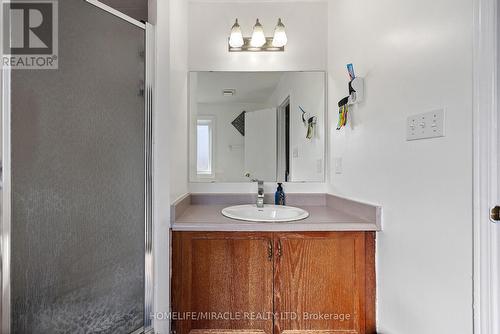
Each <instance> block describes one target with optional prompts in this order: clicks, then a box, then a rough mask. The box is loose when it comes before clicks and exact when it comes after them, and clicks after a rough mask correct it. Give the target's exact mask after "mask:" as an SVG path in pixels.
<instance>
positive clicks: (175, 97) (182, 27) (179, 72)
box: [159, 0, 188, 202]
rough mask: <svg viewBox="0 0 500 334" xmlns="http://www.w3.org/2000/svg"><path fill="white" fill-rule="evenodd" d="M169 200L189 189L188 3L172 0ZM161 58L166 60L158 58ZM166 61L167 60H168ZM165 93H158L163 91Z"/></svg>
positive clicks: (183, 0)
mask: <svg viewBox="0 0 500 334" xmlns="http://www.w3.org/2000/svg"><path fill="white" fill-rule="evenodd" d="M169 15H170V31H169V33H170V38H169V39H170V49H169V52H170V72H169V74H170V77H169V80H170V87H169V90H170V94H169V96H170V98H169V115H170V120H169V121H170V122H169V128H168V129H167V128H165V129H164V131H168V132H169V135H170V138H171V142H172V143H175V145H171V153H170V154H171V157H173V158H172V159H170V182H171V184H170V199H171V201H172V202H173V201H175V200H176V199H177V198H179V197H180V196H182V195H184V194H186V193H187V192H188V186H187V183H188V123H187V122H188V71H187V69H188V24H187V23H188V2H187V1H185V0H170V12H169ZM159 61H163V60H162V59H159ZM165 61H166V60H165ZM164 93H165V92H161V91H160V92H159V94H164Z"/></svg>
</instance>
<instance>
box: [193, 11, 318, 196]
mask: <svg viewBox="0 0 500 334" xmlns="http://www.w3.org/2000/svg"><path fill="white" fill-rule="evenodd" d="M327 14H328V13H327V2H326V1H325V2H316V1H312V2H311V1H309V2H307V1H303V2H301V1H290V2H287V1H279V2H239V3H238V2H230V1H227V2H222V3H216V2H214V1H207V2H192V3H190V4H189V69H190V70H192V71H208V70H213V71H311V70H323V71H324V70H326V68H327V44H326V41H327V34H326V33H325V32H326V30H327ZM236 17H237V18H238V19H239V22H240V25H241V27H242V30H243V34H244V35H245V36H247V35H250V34H251V32H252V28H253V25H254V24H255V19H256V18H259V19H260V20H261V23H262V24H263V26H264V30H265V32H266V35H269V36H271V35H272V33H273V31H274V27H275V25H276V23H277V19H278V18H279V17H281V18H282V19H283V22H284V24H285V26H286V27H287V35H288V41H289V42H288V45H287V46H286V51H285V52H277V53H229V52H228V51H227V38H228V37H229V32H230V30H231V26H232V25H233V23H234V19H235V18H236ZM327 189H328V186H327V183H326V182H318V183H289V184H286V185H285V191H287V192H317V193H321V192H325V191H327ZM275 190H276V185H275V184H274V183H269V184H266V185H265V191H266V192H274V191H275ZM189 191H190V192H226V193H231V192H254V191H256V185H254V184H251V183H217V184H203V183H190V184H189Z"/></svg>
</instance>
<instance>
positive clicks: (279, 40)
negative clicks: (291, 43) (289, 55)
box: [273, 19, 288, 48]
mask: <svg viewBox="0 0 500 334" xmlns="http://www.w3.org/2000/svg"><path fill="white" fill-rule="evenodd" d="M287 42H288V39H287V37H286V31H285V25H284V24H283V22H281V19H278V24H277V25H276V28H274V37H273V46H275V47H277V48H281V47H282V46H285V45H286V43H287Z"/></svg>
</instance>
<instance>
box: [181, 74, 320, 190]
mask: <svg viewBox="0 0 500 334" xmlns="http://www.w3.org/2000/svg"><path fill="white" fill-rule="evenodd" d="M325 122H326V117H325V73H323V72H191V73H190V164H189V165H190V167H189V168H190V171H189V174H190V180H191V182H248V181H250V180H252V179H258V180H264V181H267V182H275V181H279V182H323V181H324V178H325V171H324V164H325Z"/></svg>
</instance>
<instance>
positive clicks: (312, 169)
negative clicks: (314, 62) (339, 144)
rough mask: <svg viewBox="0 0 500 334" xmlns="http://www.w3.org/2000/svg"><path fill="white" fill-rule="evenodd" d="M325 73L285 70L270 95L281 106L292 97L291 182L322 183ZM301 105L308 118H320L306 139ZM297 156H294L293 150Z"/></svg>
mask: <svg viewBox="0 0 500 334" xmlns="http://www.w3.org/2000/svg"><path fill="white" fill-rule="evenodd" d="M325 93H326V92H325V74H324V73H323V72H290V73H285V74H284V75H283V77H282V78H281V80H280V82H279V83H278V85H277V86H276V90H275V91H274V93H273V95H272V96H271V98H270V103H271V105H274V106H279V105H281V104H282V103H283V101H285V100H286V98H287V97H288V96H290V152H291V153H290V155H291V156H290V177H291V180H292V181H297V180H298V181H310V182H323V181H324V179H325V174H324V172H325V171H324V166H325V161H324V156H325V144H326V136H325ZM299 106H301V107H302V108H303V109H304V110H305V111H306V112H307V113H308V116H306V117H312V116H316V117H317V126H316V131H315V134H314V136H313V138H311V139H307V138H306V134H307V127H306V126H304V124H303V122H302V113H301V112H300V109H299ZM294 151H295V152H296V153H297V154H298V156H296V157H295V156H294V154H293V152H294Z"/></svg>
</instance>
